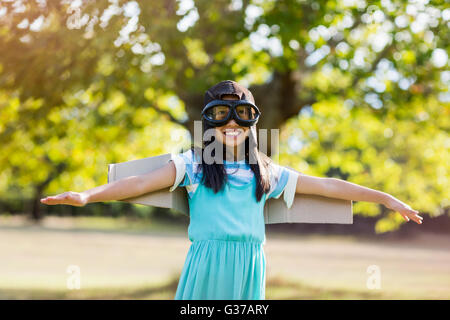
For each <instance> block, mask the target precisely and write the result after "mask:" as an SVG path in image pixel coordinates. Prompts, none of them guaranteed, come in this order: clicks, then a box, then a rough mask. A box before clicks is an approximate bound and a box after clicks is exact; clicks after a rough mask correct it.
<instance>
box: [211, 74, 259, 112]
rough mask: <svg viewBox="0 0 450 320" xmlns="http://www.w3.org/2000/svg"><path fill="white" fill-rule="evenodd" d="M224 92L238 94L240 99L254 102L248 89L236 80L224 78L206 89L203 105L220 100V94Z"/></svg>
mask: <svg viewBox="0 0 450 320" xmlns="http://www.w3.org/2000/svg"><path fill="white" fill-rule="evenodd" d="M224 94H234V95H236V96H238V98H239V99H240V100H247V101H250V102H252V103H255V99H254V98H253V95H252V93H251V92H250V90H248V89H247V88H245V87H244V86H242V85H240V84H239V83H237V82H236V81H233V80H224V81H221V82H219V83H218V84H216V85H214V86H212V87H211V88H209V89H208V90H206V93H205V104H204V106H206V105H207V104H208V103H209V102H211V101H213V100H221V99H222V95H224Z"/></svg>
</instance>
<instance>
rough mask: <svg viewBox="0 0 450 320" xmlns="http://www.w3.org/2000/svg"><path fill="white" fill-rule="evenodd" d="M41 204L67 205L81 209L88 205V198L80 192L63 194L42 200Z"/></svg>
mask: <svg viewBox="0 0 450 320" xmlns="http://www.w3.org/2000/svg"><path fill="white" fill-rule="evenodd" d="M41 202H42V203H44V204H49V205H53V204H68V205H71V206H76V207H83V206H84V205H86V204H87V203H88V196H87V195H86V194H84V193H80V192H72V191H68V192H64V193H61V194H58V195H56V196H51V197H46V198H42V199H41Z"/></svg>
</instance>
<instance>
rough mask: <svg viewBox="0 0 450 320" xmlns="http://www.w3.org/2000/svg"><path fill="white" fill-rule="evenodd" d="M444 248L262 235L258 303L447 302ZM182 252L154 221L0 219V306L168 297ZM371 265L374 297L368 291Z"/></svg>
mask: <svg viewBox="0 0 450 320" xmlns="http://www.w3.org/2000/svg"><path fill="white" fill-rule="evenodd" d="M449 240H450V236H448V235H441V236H438V235H430V234H418V235H417V236H416V237H411V238H408V239H404V240H398V239H397V240H393V239H382V238H379V239H376V238H375V239H374V238H372V239H371V238H360V237H353V236H323V235H308V236H305V235H295V234H294V235H288V234H284V235H281V234H272V233H271V234H267V242H266V245H265V249H264V251H265V254H266V260H267V273H266V276H267V282H266V299H269V300H270V299H296V300H302V299H448V298H450V270H449V269H448V266H449V265H450V241H449ZM189 245H190V242H189V240H188V237H187V226H173V225H169V224H165V223H162V222H154V221H136V220H131V219H123V218H122V219H112V218H95V217H94V218H91V217H79V218H58V217H49V218H48V219H45V220H44V221H43V222H42V223H41V224H40V225H32V224H30V223H29V222H27V221H26V220H23V219H20V218H16V217H14V218H12V217H10V218H5V217H1V218H0V261H1V263H0V299H173V297H174V295H175V291H176V287H177V284H178V279H179V275H180V272H181V268H182V266H183V263H184V259H185V257H186V254H187V251H188V248H189ZM373 264H375V265H379V266H380V268H381V279H382V281H381V284H382V288H381V289H379V290H370V289H367V288H366V281H367V277H368V274H367V271H366V269H367V267H368V266H369V265H373ZM69 265H78V266H80V270H81V284H82V285H81V289H80V290H69V289H67V287H66V281H67V278H68V277H69V274H68V273H67V267H68V266H69Z"/></svg>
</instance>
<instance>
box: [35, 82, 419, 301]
mask: <svg viewBox="0 0 450 320" xmlns="http://www.w3.org/2000/svg"><path fill="white" fill-rule="evenodd" d="M204 105H205V107H204V109H203V111H202V124H203V130H204V132H205V133H206V132H209V133H210V139H206V138H205V137H206V136H207V135H206V134H205V137H204V139H203V145H202V147H201V148H191V149H190V150H188V151H186V152H184V153H182V154H180V155H176V156H174V157H173V158H172V159H171V161H169V162H168V163H167V164H166V165H165V166H163V167H161V168H160V169H157V170H154V171H151V172H149V173H147V174H144V175H139V176H132V177H127V178H124V179H121V180H119V181H115V182H113V183H109V184H106V185H102V186H99V187H96V188H93V189H89V190H86V191H84V192H81V193H78V192H71V191H69V192H64V193H62V194H59V195H56V196H52V197H46V198H43V199H41V202H42V203H45V204H48V205H55V204H67V205H73V206H84V205H86V204H88V203H93V202H101V201H111V200H122V199H127V198H132V197H137V196H139V195H142V194H145V193H149V192H153V191H156V190H160V189H163V188H167V187H170V191H173V190H175V188H177V187H185V188H186V189H187V191H188V200H189V210H190V214H189V216H190V223H189V228H188V235H189V239H190V241H191V242H192V243H191V246H190V248H189V251H188V253H187V257H186V261H185V263H184V266H183V269H182V272H181V276H180V280H179V283H178V287H177V291H176V294H175V299H242V300H248V299H265V270H266V260H265V255H264V250H263V245H264V243H265V224H264V214H263V211H264V204H265V202H266V200H267V199H269V198H278V197H280V195H281V194H284V197H283V199H284V200H285V201H286V205H287V206H288V207H289V206H290V205H291V204H292V199H293V196H294V195H295V193H302V194H315V195H321V196H324V197H329V198H337V199H344V200H353V201H368V202H375V203H380V204H383V205H384V206H386V207H387V208H389V209H392V210H394V211H396V212H398V213H399V214H400V215H401V216H402V217H403V218H404V219H405V220H406V221H409V220H410V219H411V220H413V221H414V222H416V223H418V224H421V223H422V217H421V216H419V215H418V211H417V210H413V209H412V208H411V207H410V206H409V205H407V204H405V203H403V202H402V201H400V200H398V199H396V198H395V197H393V196H392V195H389V194H387V193H384V192H381V191H377V190H373V189H370V188H366V187H363V186H360V185H357V184H354V183H351V182H348V181H344V180H340V179H336V178H322V177H314V176H309V175H306V174H303V173H300V172H297V171H294V170H291V169H288V168H286V167H283V166H280V165H277V164H275V163H274V162H273V161H272V160H271V159H270V158H269V157H267V156H266V155H265V154H264V153H262V152H260V151H259V150H258V146H257V143H256V123H257V121H258V119H259V116H260V114H261V113H260V111H259V109H258V107H257V106H256V105H255V101H254V98H253V95H252V94H251V92H250V91H249V90H248V89H246V88H245V87H243V86H241V85H240V84H238V83H236V82H235V81H231V80H226V81H222V82H220V83H218V84H216V85H215V86H213V87H211V88H210V89H208V90H207V91H206V93H205V101H204ZM218 146H219V147H218ZM212 147H213V148H212Z"/></svg>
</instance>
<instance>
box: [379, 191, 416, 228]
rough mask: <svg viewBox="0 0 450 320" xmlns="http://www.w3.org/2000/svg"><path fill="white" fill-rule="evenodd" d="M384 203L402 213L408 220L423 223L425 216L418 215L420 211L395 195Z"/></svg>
mask: <svg viewBox="0 0 450 320" xmlns="http://www.w3.org/2000/svg"><path fill="white" fill-rule="evenodd" d="M384 205H385V207H387V208H389V209H391V210H394V211H396V212H398V213H400V214H401V215H402V217H403V218H404V219H405V220H406V221H409V220H410V219H411V220H413V221H414V222H415V223H417V224H422V219H423V218H422V217H421V216H419V215H418V213H419V211H417V210H414V209H412V208H411V207H410V206H409V205H407V204H406V203H403V202H401V201H400V200H398V199H396V198H394V197H390V198H389V199H388V201H387V202H386V203H385V204H384Z"/></svg>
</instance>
